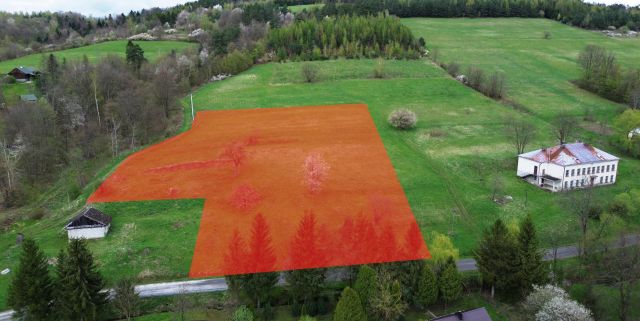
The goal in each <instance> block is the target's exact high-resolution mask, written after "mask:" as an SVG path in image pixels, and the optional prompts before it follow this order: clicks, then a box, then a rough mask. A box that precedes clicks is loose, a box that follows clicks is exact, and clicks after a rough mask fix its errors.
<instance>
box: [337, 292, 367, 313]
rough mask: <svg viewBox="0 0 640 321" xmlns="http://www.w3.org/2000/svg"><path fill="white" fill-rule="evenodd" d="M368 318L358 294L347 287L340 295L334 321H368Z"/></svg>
mask: <svg viewBox="0 0 640 321" xmlns="http://www.w3.org/2000/svg"><path fill="white" fill-rule="evenodd" d="M366 320H367V316H366V315H365V313H364V309H363V308H362V303H361V301H360V297H359V296H358V293H357V292H356V291H355V290H353V289H352V288H350V287H346V288H345V289H344V290H343V291H342V294H341V295H340V300H339V301H338V304H337V305H336V311H335V312H334V314H333V321H366Z"/></svg>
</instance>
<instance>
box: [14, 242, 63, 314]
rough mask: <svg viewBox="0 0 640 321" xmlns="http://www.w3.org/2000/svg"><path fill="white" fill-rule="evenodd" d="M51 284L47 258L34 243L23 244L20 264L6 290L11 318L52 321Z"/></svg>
mask: <svg viewBox="0 0 640 321" xmlns="http://www.w3.org/2000/svg"><path fill="white" fill-rule="evenodd" d="M52 301H53V281H52V279H51V276H50V275H49V269H48V265H47V258H46V257H45V255H44V253H43V252H42V251H41V250H40V248H39V247H38V245H37V244H36V242H34V241H33V240H31V239H26V240H24V241H23V243H22V255H21V256H20V264H19V266H18V269H17V271H16V273H15V275H14V277H13V280H12V281H11V285H10V287H9V298H8V304H9V306H10V307H11V308H12V309H13V310H14V311H15V315H14V317H15V318H17V319H19V320H25V321H31V320H33V321H44V320H54V318H52V313H51V312H52Z"/></svg>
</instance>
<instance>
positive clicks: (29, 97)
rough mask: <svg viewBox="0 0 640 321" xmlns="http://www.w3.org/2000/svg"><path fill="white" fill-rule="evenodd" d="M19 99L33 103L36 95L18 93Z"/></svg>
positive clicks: (35, 100) (36, 99)
mask: <svg viewBox="0 0 640 321" xmlns="http://www.w3.org/2000/svg"><path fill="white" fill-rule="evenodd" d="M20 100H22V101H24V102H27V103H35V102H37V101H38V97H36V95H34V94H26V95H20Z"/></svg>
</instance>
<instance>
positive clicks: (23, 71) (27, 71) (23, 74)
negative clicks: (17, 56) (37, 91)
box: [8, 66, 40, 81]
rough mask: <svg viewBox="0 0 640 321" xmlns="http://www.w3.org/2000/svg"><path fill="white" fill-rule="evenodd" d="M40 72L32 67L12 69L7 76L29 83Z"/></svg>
mask: <svg viewBox="0 0 640 321" xmlns="http://www.w3.org/2000/svg"><path fill="white" fill-rule="evenodd" d="M39 73H40V72H39V71H38V70H36V69H35V68H33V67H23V66H20V67H16V68H13V69H12V70H11V71H10V72H9V73H8V75H9V76H12V77H13V78H15V79H16V80H18V81H30V80H33V79H34V78H36V77H37V76H38V74H39Z"/></svg>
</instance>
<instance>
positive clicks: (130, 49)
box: [126, 40, 145, 71]
mask: <svg viewBox="0 0 640 321" xmlns="http://www.w3.org/2000/svg"><path fill="white" fill-rule="evenodd" d="M126 54H127V63H128V64H129V65H130V66H131V67H132V68H133V69H134V70H136V71H138V70H140V67H141V66H142V63H143V62H144V60H145V58H144V50H142V47H140V45H138V44H135V43H133V41H131V40H129V42H127V51H126Z"/></svg>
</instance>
